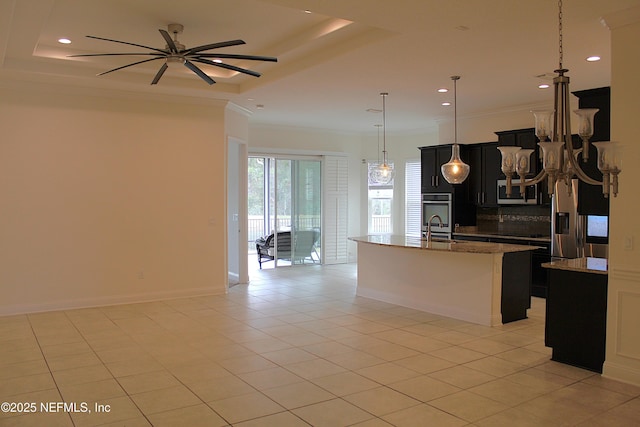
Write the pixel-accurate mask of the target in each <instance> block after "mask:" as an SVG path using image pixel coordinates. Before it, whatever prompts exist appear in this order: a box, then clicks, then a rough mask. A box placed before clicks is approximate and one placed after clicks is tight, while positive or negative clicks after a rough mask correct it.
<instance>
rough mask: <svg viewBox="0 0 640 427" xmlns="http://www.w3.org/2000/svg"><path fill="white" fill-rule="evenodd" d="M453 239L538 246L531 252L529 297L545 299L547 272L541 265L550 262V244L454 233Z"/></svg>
mask: <svg viewBox="0 0 640 427" xmlns="http://www.w3.org/2000/svg"><path fill="white" fill-rule="evenodd" d="M453 238H454V239H456V240H467V241H474V242H494V243H511V244H514V245H529V246H539V247H540V248H539V249H536V250H534V251H531V270H530V275H531V296H532V297H539V298H546V297H547V270H546V269H545V268H543V267H542V264H544V263H546V262H549V261H550V260H551V243H550V242H540V241H537V240H527V239H514V238H501V237H499V236H496V237H488V236H482V235H479V236H473V235H468V234H467V235H460V234H455V233H454V235H453Z"/></svg>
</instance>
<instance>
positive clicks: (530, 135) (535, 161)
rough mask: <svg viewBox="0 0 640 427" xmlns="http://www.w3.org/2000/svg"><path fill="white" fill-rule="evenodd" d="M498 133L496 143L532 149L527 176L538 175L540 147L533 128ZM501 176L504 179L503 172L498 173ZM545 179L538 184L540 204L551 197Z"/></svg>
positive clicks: (540, 159)
mask: <svg viewBox="0 0 640 427" xmlns="http://www.w3.org/2000/svg"><path fill="white" fill-rule="evenodd" d="M495 134H496V135H498V145H500V146H502V145H508V146H516V147H520V148H525V149H532V150H533V153H531V157H530V158H529V160H530V163H529V164H530V167H529V173H528V174H527V178H533V177H534V176H536V175H538V173H539V172H540V171H541V170H542V158H541V157H540V147H539V146H538V142H539V140H538V137H537V136H536V134H535V128H526V129H515V130H506V131H501V132H496V133H495ZM500 176H501V178H500V179H504V178H505V177H504V174H502V173H500ZM513 179H514V180H519V179H520V178H519V177H518V176H517V175H514V177H513ZM545 183H546V181H543V182H542V183H540V184H538V203H540V204H542V205H549V204H550V203H551V198H550V197H549V195H548V194H547V188H546V187H545Z"/></svg>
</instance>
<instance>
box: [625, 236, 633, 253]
mask: <svg viewBox="0 0 640 427" xmlns="http://www.w3.org/2000/svg"><path fill="white" fill-rule="evenodd" d="M624 250H625V251H632V250H633V236H625V237H624Z"/></svg>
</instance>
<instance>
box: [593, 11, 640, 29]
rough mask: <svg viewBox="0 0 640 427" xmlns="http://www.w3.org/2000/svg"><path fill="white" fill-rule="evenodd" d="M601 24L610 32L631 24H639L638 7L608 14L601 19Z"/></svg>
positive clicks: (639, 13) (639, 14)
mask: <svg viewBox="0 0 640 427" xmlns="http://www.w3.org/2000/svg"><path fill="white" fill-rule="evenodd" d="M601 21H602V24H603V25H605V26H606V27H607V28H609V29H610V30H615V29H618V28H621V27H625V26H627V25H631V24H637V23H640V6H634V7H630V8H629V9H624V10H620V11H617V12H613V13H610V14H609V15H606V16H604V17H603V18H602V20H601Z"/></svg>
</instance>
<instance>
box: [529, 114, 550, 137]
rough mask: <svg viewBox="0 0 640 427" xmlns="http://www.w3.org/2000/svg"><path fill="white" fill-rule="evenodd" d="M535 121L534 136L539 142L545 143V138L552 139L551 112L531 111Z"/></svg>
mask: <svg viewBox="0 0 640 427" xmlns="http://www.w3.org/2000/svg"><path fill="white" fill-rule="evenodd" d="M532 113H533V116H534V117H535V121H536V136H537V137H538V139H539V140H540V141H546V140H547V138H549V139H552V137H553V135H552V134H551V118H552V117H553V113H554V111H553V110H535V111H532Z"/></svg>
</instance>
